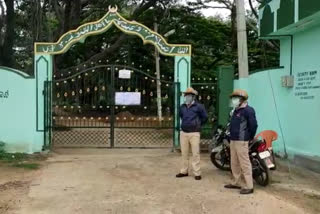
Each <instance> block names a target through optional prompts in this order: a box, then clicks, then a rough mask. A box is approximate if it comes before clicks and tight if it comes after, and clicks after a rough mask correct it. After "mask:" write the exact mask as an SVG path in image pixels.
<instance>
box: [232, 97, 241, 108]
mask: <svg viewBox="0 0 320 214" xmlns="http://www.w3.org/2000/svg"><path fill="white" fill-rule="evenodd" d="M231 105H232V107H234V108H237V107H239V105H240V98H232V99H231Z"/></svg>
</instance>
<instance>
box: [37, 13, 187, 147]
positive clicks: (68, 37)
mask: <svg viewBox="0 0 320 214" xmlns="http://www.w3.org/2000/svg"><path fill="white" fill-rule="evenodd" d="M113 25H114V26H115V27H117V28H118V29H119V30H121V31H123V32H124V33H127V34H133V35H137V36H139V37H140V38H141V39H142V40H143V42H144V44H147V43H150V44H153V45H154V46H155V47H156V48H157V49H158V50H159V52H160V53H161V54H163V55H166V56H173V57H175V66H174V67H175V71H174V77H172V79H173V81H167V83H166V84H169V85H171V87H172V88H175V90H173V91H174V92H173V94H172V95H171V96H170V98H173V101H174V103H173V108H172V110H171V111H172V117H171V120H172V121H174V124H173V127H172V129H173V132H172V133H174V137H173V141H174V145H175V146H178V145H179V137H178V135H179V129H178V126H179V120H175V118H177V116H178V110H177V109H178V108H177V107H178V106H179V103H180V102H179V101H180V99H181V97H180V93H179V90H177V87H178V86H179V88H180V89H181V90H185V89H186V88H187V87H189V86H190V79H191V78H190V76H191V45H184V44H168V43H167V42H166V40H165V39H164V38H163V37H162V36H161V35H159V34H158V33H156V32H154V31H152V30H150V29H149V28H148V27H146V26H144V25H142V24H140V23H137V22H135V21H128V20H126V19H125V18H123V17H122V16H121V15H120V14H119V13H118V12H117V8H111V7H109V12H108V13H107V14H106V15H105V16H104V17H102V18H101V19H100V20H98V21H96V22H90V23H86V24H84V25H81V26H80V27H78V28H77V29H75V30H71V31H69V32H67V33H65V34H64V35H62V36H61V37H60V39H59V40H58V41H57V42H55V43H42V42H41V43H35V47H34V50H35V75H36V79H37V88H36V93H37V106H36V107H37V109H38V111H37V114H38V115H37V124H43V129H44V130H45V132H44V133H45V134H44V142H43V143H44V145H48V144H49V143H50V142H51V139H52V134H51V129H52V128H59V123H57V121H58V120H64V119H65V117H63V116H60V115H58V116H60V119H59V117H52V113H54V114H56V113H57V112H52V111H51V108H49V106H51V102H52V101H54V99H53V98H54V96H55V95H57V93H56V94H55V93H54V92H55V90H56V88H57V87H56V86H57V85H56V84H57V83H59V81H60V82H63V83H64V82H68V81H72V77H70V78H69V77H68V78H64V79H60V80H54V79H53V78H52V77H53V66H52V62H53V57H54V55H57V54H62V53H65V52H66V51H67V50H69V48H70V47H71V46H72V45H73V44H75V43H77V42H85V39H86V38H87V37H88V36H92V35H97V34H102V33H104V32H105V31H107V30H108V29H109V28H110V27H111V26H113ZM116 67H117V66H115V65H100V67H96V69H102V68H106V69H108V68H110V69H111V72H109V73H113V74H114V73H116V72H115V69H116ZM118 67H120V66H118ZM91 69H92V68H91ZM112 69H113V71H112ZM130 69H131V70H133V71H134V73H140V74H143V71H139V70H137V69H135V68H130ZM91 72H92V70H91ZM85 73H86V71H83V72H82V73H81V74H85ZM96 73H98V72H96ZM100 73H102V74H106V71H103V72H100ZM81 74H80V73H77V75H80V76H81ZM113 74H110V75H111V76H110V78H111V77H112V78H113V80H111V79H110V81H111V82H110V84H113V83H112V82H114V81H115V79H114V78H115V76H114V75H113ZM149 78H151V79H153V80H154V81H160V82H161V83H164V81H163V80H157V79H155V78H153V77H149ZM51 83H52V84H51ZM166 84H163V85H166ZM71 85H72V84H71ZM173 86H175V87H173ZM91 90H95V89H94V88H93V89H89V91H91ZM52 91H53V93H52ZM97 91H98V90H97ZM78 92H79V93H80V91H78ZM65 93H67V94H65ZM65 93H63V96H65V95H67V97H68V92H65ZM74 93H76V92H74ZM142 93H143V91H142ZM111 94H112V96H114V95H115V91H114V93H111ZM44 95H45V96H44ZM63 96H62V94H60V98H61V97H63ZM71 96H72V91H71ZM110 96H111V95H110ZM168 96H169V95H168ZM112 99H113V98H110V101H111V103H110V105H109V107H110V109H111V110H112V108H113V107H112V105H113V106H114V111H116V107H117V106H116V105H115V103H114V102H113V103H112ZM43 104H44V105H43ZM64 106H67V105H63V108H64ZM71 106H72V105H70V108H71ZM111 107H112V108H111ZM66 108H67V107H66ZM73 108H74V107H73ZM118 108H119V106H118ZM147 108H148V107H147ZM110 114H111V117H113V119H114V118H115V121H113V122H111V123H110V128H111V131H110V136H111V138H110V139H111V141H110V145H111V146H112V145H117V142H116V138H115V135H117V131H116V130H115V129H114V130H113V131H112V127H111V126H113V125H114V126H115V127H116V125H115V124H116V120H117V117H116V114H112V112H110ZM61 117H63V119H61ZM75 117H76V116H75ZM101 118H102V117H101ZM126 118H127V117H126ZM141 118H142V117H141ZM151 118H152V117H149V119H148V120H149V122H150V119H151ZM52 119H55V120H56V121H55V120H52ZM82 119H83V118H82ZM86 119H87V118H86ZM98 119H99V116H98ZM138 119H139V117H138ZM146 119H147V118H146ZM67 120H68V121H72V119H71V117H70V119H69V116H68V117H67ZM78 120H79V117H78ZM90 120H94V119H91V117H90ZM90 120H89V122H90ZM151 120H154V117H153V119H151ZM79 121H80V120H79ZM60 122H61V121H60ZM92 122H93V121H92ZM160 124H164V123H162V122H161V119H160ZM104 125H105V124H104ZM40 126H41V125H40ZM99 126H102V125H101V124H100V125H99ZM115 127H114V128H115ZM60 128H61V127H60ZM65 128H66V127H65ZM73 128H77V127H73ZM127 128H130V127H127ZM131 128H132V127H131ZM142 128H144V129H145V130H146V129H147V128H152V127H147V126H145V127H144V126H142ZM157 128H159V127H157ZM61 129H62V128H61ZM128 131H129V130H127V132H128ZM112 135H114V136H112ZM83 136H86V135H83ZM134 136H136V135H132V137H131V138H130V139H132V138H133V137H134ZM102 138H103V136H102ZM105 138H107V137H106V136H105ZM112 139H113V142H112ZM127 147H131V146H130V145H129V146H127Z"/></svg>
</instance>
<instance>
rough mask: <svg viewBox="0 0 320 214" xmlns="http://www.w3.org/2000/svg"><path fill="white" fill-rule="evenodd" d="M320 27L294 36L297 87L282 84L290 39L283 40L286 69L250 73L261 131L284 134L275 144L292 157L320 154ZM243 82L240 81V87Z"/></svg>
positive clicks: (249, 87)
mask: <svg viewBox="0 0 320 214" xmlns="http://www.w3.org/2000/svg"><path fill="white" fill-rule="evenodd" d="M319 35H320V26H318V27H316V28H313V29H310V30H308V31H303V32H300V33H297V34H295V35H294V40H293V41H294V43H293V75H294V78H295V86H294V87H293V88H285V87H282V86H281V76H284V75H289V74H290V67H289V66H290V38H284V39H282V40H281V58H280V61H281V62H280V63H281V65H282V66H284V68H283V69H276V70H269V71H262V72H258V73H255V74H253V75H250V78H249V80H248V91H249V96H250V102H249V103H250V104H251V105H252V106H253V107H255V109H256V111H257V117H258V121H259V131H261V130H266V129H273V130H275V131H277V132H278V134H279V135H280V138H279V140H278V141H277V143H276V144H275V145H274V146H275V149H276V150H277V151H278V152H279V153H282V154H284V144H286V148H287V152H288V155H289V157H291V158H293V157H294V156H295V155H297V154H299V155H306V156H319V157H320V125H319V119H320V60H319V55H320V37H319ZM240 83H241V82H239V81H236V82H235V85H236V86H237V85H238V84H240Z"/></svg>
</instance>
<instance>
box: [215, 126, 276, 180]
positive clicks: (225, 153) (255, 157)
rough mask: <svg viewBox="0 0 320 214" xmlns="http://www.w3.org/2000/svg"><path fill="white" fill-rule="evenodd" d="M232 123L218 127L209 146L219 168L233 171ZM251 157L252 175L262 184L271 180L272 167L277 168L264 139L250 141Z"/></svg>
mask: <svg viewBox="0 0 320 214" xmlns="http://www.w3.org/2000/svg"><path fill="white" fill-rule="evenodd" d="M229 129H230V123H228V124H227V125H226V127H224V128H223V127H218V128H217V130H216V131H215V133H214V139H213V142H212V144H211V145H210V146H209V149H210V150H209V151H210V159H211V162H212V163H213V164H214V165H215V166H216V167H217V168H219V169H221V170H224V171H231V165H230V163H231V156H230V131H229ZM249 158H250V162H251V165H252V176H253V178H254V180H255V181H256V182H257V183H258V184H259V185H262V186H267V185H268V184H269V182H270V169H274V168H275V162H274V156H273V153H272V151H271V150H269V149H268V148H267V147H266V143H265V142H264V141H263V140H258V139H254V140H253V141H251V142H249Z"/></svg>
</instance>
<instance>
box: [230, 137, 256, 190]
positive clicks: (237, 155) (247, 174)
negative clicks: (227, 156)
mask: <svg viewBox="0 0 320 214" xmlns="http://www.w3.org/2000/svg"><path fill="white" fill-rule="evenodd" d="M248 146H249V142H248V141H231V144H230V152H231V169H232V175H233V180H232V184H233V185H236V186H241V187H242V188H243V189H253V181H252V166H251V162H250V159H249V149H248Z"/></svg>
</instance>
